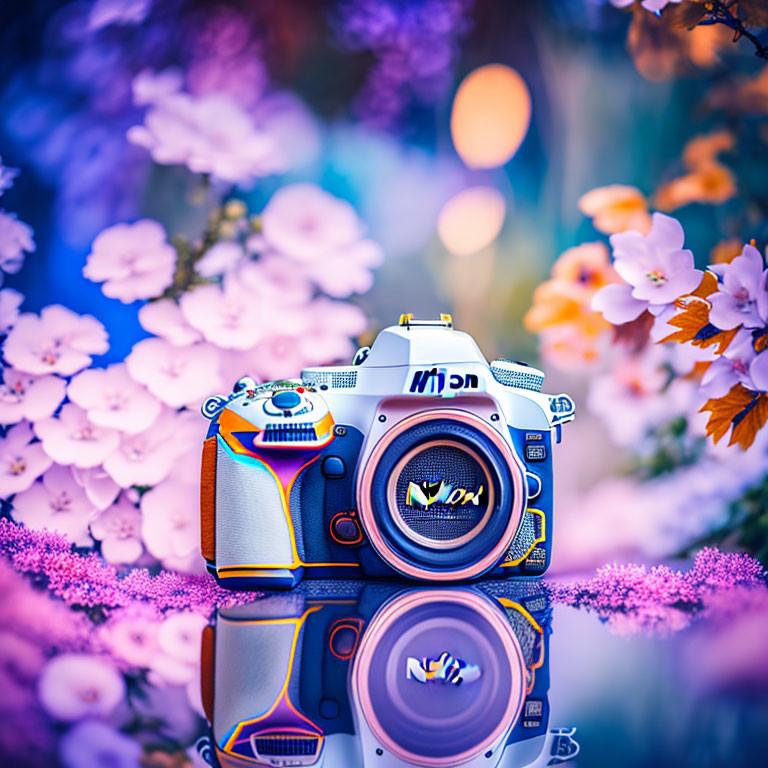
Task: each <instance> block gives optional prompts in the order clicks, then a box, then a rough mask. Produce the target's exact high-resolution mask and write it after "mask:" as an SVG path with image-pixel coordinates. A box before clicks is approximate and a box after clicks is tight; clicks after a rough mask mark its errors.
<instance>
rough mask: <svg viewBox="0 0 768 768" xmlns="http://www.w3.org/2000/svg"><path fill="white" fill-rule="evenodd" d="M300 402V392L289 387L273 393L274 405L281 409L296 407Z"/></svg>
mask: <svg viewBox="0 0 768 768" xmlns="http://www.w3.org/2000/svg"><path fill="white" fill-rule="evenodd" d="M300 402H301V395H300V394H299V393H298V392H294V391H293V390H292V389H288V390H286V391H284V392H275V394H274V395H272V405H274V406H275V408H278V409H280V410H281V411H282V410H289V409H290V408H295V407H296V406H297V405H298V404H299V403H300Z"/></svg>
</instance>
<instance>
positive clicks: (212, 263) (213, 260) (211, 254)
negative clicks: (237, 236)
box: [195, 241, 245, 277]
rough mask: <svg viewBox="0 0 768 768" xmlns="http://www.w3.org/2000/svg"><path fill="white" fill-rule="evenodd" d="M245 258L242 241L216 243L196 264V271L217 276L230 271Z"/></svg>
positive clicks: (204, 274)
mask: <svg viewBox="0 0 768 768" xmlns="http://www.w3.org/2000/svg"><path fill="white" fill-rule="evenodd" d="M243 258H245V251H244V250H243V246H242V245H240V243H234V242H230V241H224V242H220V243H216V244H215V245H213V246H211V248H209V249H208V250H207V251H206V252H205V255H204V256H203V258H202V259H200V261H198V262H197V263H196V264H195V271H196V272H197V273H198V274H199V275H202V276H203V277H216V276H217V275H223V274H224V273H225V272H229V271H230V270H231V269H233V268H234V267H235V266H236V265H237V263H238V262H239V261H241V260H242V259H243Z"/></svg>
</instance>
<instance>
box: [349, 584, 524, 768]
mask: <svg viewBox="0 0 768 768" xmlns="http://www.w3.org/2000/svg"><path fill="white" fill-rule="evenodd" d="M445 667H448V668H449V669H451V670H454V671H451V672H449V673H448V674H442V670H443V669H445ZM458 667H461V669H462V672H455V670H456V669H457V668H458ZM419 669H422V670H423V671H425V672H426V670H428V669H431V670H432V671H431V673H430V674H429V675H428V676H427V675H426V674H420V673H419V671H418V670H419ZM414 671H415V673H414ZM462 674H463V675H464V677H462ZM524 688H525V665H524V662H523V655H522V651H521V649H520V645H519V643H518V641H517V639H516V638H515V635H514V633H513V632H512V630H511V628H510V626H509V623H508V621H507V620H506V619H505V617H504V616H503V615H502V614H501V612H500V611H499V610H498V608H497V607H496V606H495V605H494V604H493V603H492V602H491V601H490V600H489V599H488V598H486V597H484V596H482V595H480V594H478V593H476V592H473V591H471V590H456V589H454V590H418V591H411V592H408V593H406V594H405V595H401V596H399V597H397V598H395V599H394V600H393V601H392V602H391V603H389V604H387V605H385V606H384V607H383V608H382V609H381V610H380V611H379V613H378V614H377V615H376V616H375V617H374V619H373V621H372V622H371V624H370V625H369V627H368V628H367V629H366V632H365V634H364V636H363V639H362V640H361V643H360V647H359V650H358V654H357V656H356V659H355V663H354V667H353V671H352V693H353V697H354V699H355V701H354V703H355V706H358V707H359V711H360V712H361V714H362V716H363V718H364V719H365V721H366V723H367V725H368V727H370V729H371V730H372V731H373V734H374V736H375V737H376V739H377V741H379V743H381V744H382V746H384V747H385V748H386V749H387V750H388V751H390V752H392V753H393V754H394V755H395V756H396V757H398V758H399V759H401V760H404V761H407V762H410V763H413V764H415V765H423V766H447V765H455V764H457V763H464V762H467V761H469V760H471V759H472V758H473V757H475V756H477V755H481V754H484V753H485V752H486V751H487V750H488V749H489V748H493V747H494V746H495V744H496V742H497V741H498V740H499V739H500V738H501V737H502V736H503V735H504V734H505V733H508V731H509V729H511V728H512V726H513V724H514V723H515V722H516V720H517V718H518V716H519V713H520V708H521V706H522V702H523V699H524V696H525V691H524Z"/></svg>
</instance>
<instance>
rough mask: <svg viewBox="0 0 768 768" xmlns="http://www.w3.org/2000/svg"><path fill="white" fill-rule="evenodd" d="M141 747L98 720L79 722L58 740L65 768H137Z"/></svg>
mask: <svg viewBox="0 0 768 768" xmlns="http://www.w3.org/2000/svg"><path fill="white" fill-rule="evenodd" d="M142 754H143V750H142V747H141V744H140V743H139V742H138V741H137V740H136V739H132V738H130V737H128V736H126V735H125V734H124V733H120V732H119V731H116V730H114V728H112V727H111V726H109V725H107V724H106V723H102V722H100V721H98V720H83V721H82V722H81V723H78V724H77V725H76V726H75V727H74V728H72V729H71V730H70V731H69V732H67V733H66V734H65V736H64V738H62V740H61V744H60V747H59V757H60V758H61V762H62V764H63V765H64V766H66V768H140V766H141V756H142Z"/></svg>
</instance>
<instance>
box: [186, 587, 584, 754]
mask: <svg viewBox="0 0 768 768" xmlns="http://www.w3.org/2000/svg"><path fill="white" fill-rule="evenodd" d="M550 619H551V609H550V606H549V604H548V600H547V597H546V593H545V592H544V590H543V589H542V587H541V585H540V584H538V583H536V582H535V581H534V580H528V579H526V580H512V581H501V582H489V583H484V584H483V585H482V586H479V585H472V586H455V587H446V586H438V587H431V588H415V587H406V588H403V587H402V586H396V585H393V584H383V583H380V582H379V583H368V584H366V585H361V584H360V583H359V582H358V583H357V584H355V583H350V582H344V581H336V582H322V581H308V582H306V583H305V584H302V585H300V586H299V587H298V588H297V591H296V592H293V593H289V594H278V595H273V596H271V597H267V598H265V599H262V600H258V601H256V602H254V603H251V604H249V605H241V606H237V607H231V608H222V609H219V611H218V613H217V616H216V618H215V624H214V625H213V626H209V627H206V629H205V630H204V633H203V643H202V654H201V656H202V666H201V688H202V701H203V708H204V711H205V714H206V718H207V720H208V723H209V737H208V738H207V739H206V740H205V741H204V742H203V743H201V744H199V745H198V748H199V749H200V751H201V753H202V754H203V755H204V757H205V758H206V760H207V761H208V762H209V763H210V764H211V765H213V766H221V767H223V768H236V767H237V766H247V765H254V764H255V765H258V766H280V767H283V766H326V768H337V767H338V766H344V767H345V768H367V766H378V768H400V767H401V766H402V767H403V768H405V766H433V767H436V766H454V767H455V768H460V767H461V768H471V767H474V766H483V767H484V768H494V767H495V766H499V765H501V764H502V760H503V764H504V765H507V766H512V765H514V766H523V765H530V764H532V763H534V762H536V761H537V760H539V759H540V758H541V757H545V758H546V759H545V760H544V762H541V763H540V764H542V765H552V764H553V763H555V762H564V761H565V760H566V759H570V758H571V757H574V756H575V755H576V754H577V753H578V745H577V744H576V742H575V740H574V739H573V738H572V735H573V729H570V730H566V729H562V730H558V731H548V722H549V702H548V689H549V668H548V657H547V653H548V643H549V632H550ZM537 764H539V763H537Z"/></svg>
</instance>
